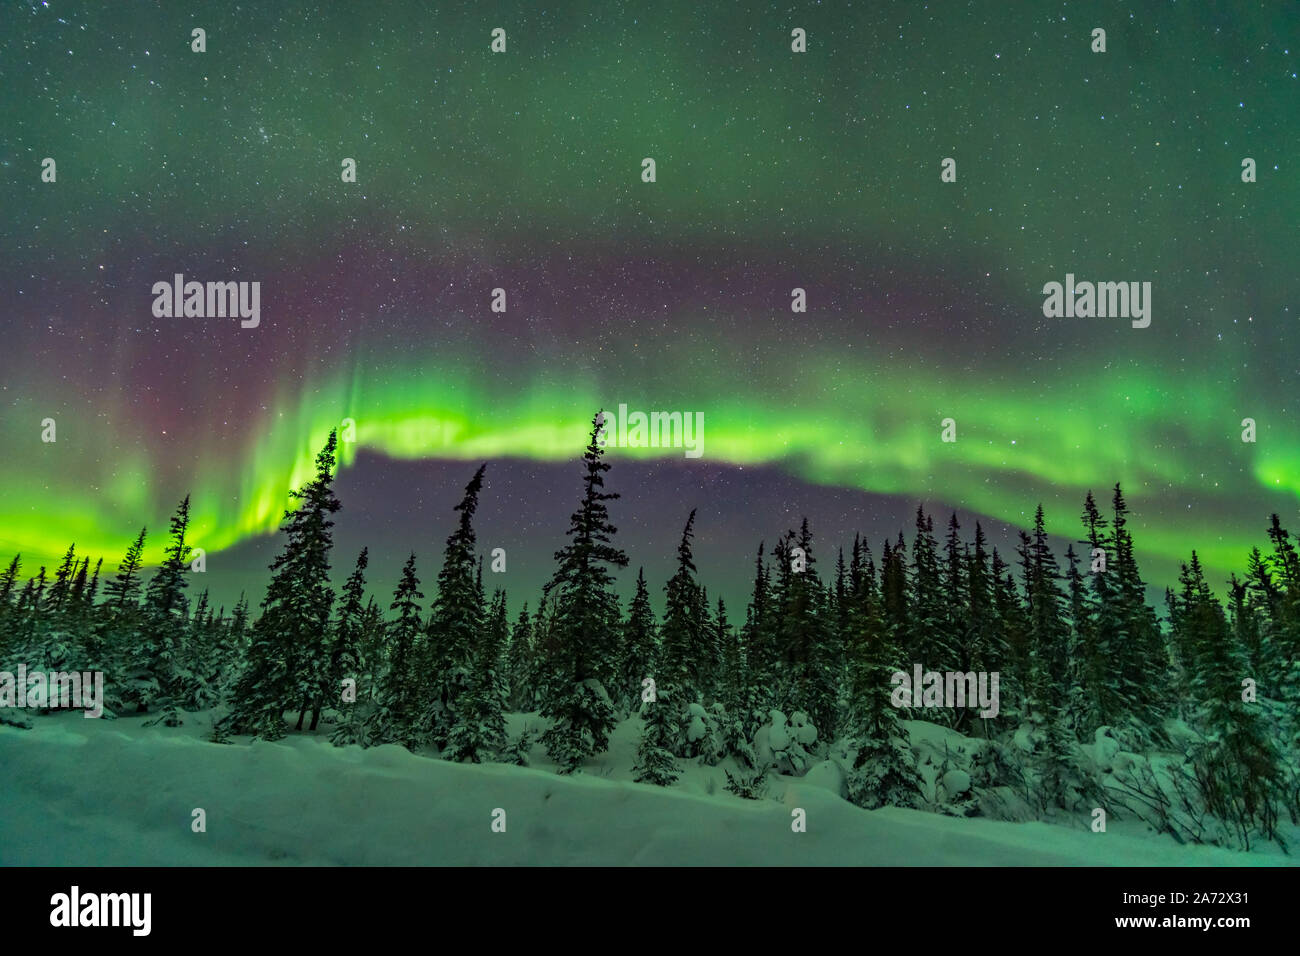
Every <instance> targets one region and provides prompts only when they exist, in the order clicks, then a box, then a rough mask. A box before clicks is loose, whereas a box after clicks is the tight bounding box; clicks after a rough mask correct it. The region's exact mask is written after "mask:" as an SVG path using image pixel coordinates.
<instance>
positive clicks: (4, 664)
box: [0, 554, 22, 672]
mask: <svg viewBox="0 0 1300 956" xmlns="http://www.w3.org/2000/svg"><path fill="white" fill-rule="evenodd" d="M21 570H22V555H21V554H15V555H14V556H13V558H12V559H11V560H10V562H9V564H8V566H7V567H6V568H5V570H4V572H3V573H2V574H0V669H4V670H9V671H11V672H12V670H13V669H14V668H12V667H10V666H9V665H10V664H11V663H12V659H11V656H10V655H12V654H14V653H15V652H16V651H17V644H18V640H17V636H18V628H17V626H16V625H17V616H18V615H17V611H16V610H15V608H14V599H15V598H16V597H17V594H18V590H17V588H18V573H19V571H21Z"/></svg>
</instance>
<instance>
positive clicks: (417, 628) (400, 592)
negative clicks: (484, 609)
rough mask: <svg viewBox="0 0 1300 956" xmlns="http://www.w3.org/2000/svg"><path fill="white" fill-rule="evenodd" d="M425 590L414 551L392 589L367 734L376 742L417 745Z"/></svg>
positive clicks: (412, 747)
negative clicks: (390, 617)
mask: <svg viewBox="0 0 1300 956" xmlns="http://www.w3.org/2000/svg"><path fill="white" fill-rule="evenodd" d="M423 597H424V593H423V592H422V591H421V590H420V579H419V578H418V577H416V575H415V553H414V552H412V553H411V556H410V557H409V558H407V559H406V564H404V565H403V566H402V576H401V579H400V580H399V581H398V584H397V589H396V590H395V591H393V603H392V604H390V605H389V610H390V611H396V612H397V616H396V618H394V619H393V620H392V621H390V622H389V623H388V627H387V631H388V654H387V658H388V662H387V663H388V666H387V667H386V668H385V671H384V676H383V683H382V690H381V692H380V694H379V702H378V704H379V706H378V710H377V711H376V714H375V720H374V725H375V726H374V728H373V730H371V731H369V733H368V736H369V737H370V738H371V739H373V740H375V741H376V742H378V743H396V744H401V745H402V746H404V747H406V748H407V749H408V750H414V749H416V748H417V747H418V746H419V742H420V734H419V732H418V731H417V729H416V722H417V721H416V715H417V712H418V708H419V706H420V699H419V688H420V686H421V683H422V682H421V681H420V680H419V667H420V657H421V654H420V652H421V650H422V648H421V646H420V635H421V632H422V630H423V628H422V627H421V611H420V605H419V603H418V602H419V601H420V600H421V599H423Z"/></svg>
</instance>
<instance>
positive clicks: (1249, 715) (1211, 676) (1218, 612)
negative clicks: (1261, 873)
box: [1177, 551, 1283, 849]
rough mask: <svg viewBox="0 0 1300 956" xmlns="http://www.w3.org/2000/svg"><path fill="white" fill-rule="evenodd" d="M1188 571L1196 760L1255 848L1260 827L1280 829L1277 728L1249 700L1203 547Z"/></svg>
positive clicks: (1211, 800)
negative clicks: (1203, 561) (1202, 562)
mask: <svg viewBox="0 0 1300 956" xmlns="http://www.w3.org/2000/svg"><path fill="white" fill-rule="evenodd" d="M1182 577H1183V581H1184V585H1185V590H1184V598H1183V602H1182V606H1181V607H1180V608H1179V611H1180V613H1179V615H1178V621H1177V623H1178V627H1179V629H1180V630H1181V631H1182V632H1183V633H1182V634H1181V635H1180V637H1179V645H1180V646H1181V647H1184V648H1187V649H1188V656H1189V657H1190V658H1191V659H1190V661H1189V662H1188V663H1189V670H1190V671H1191V673H1192V679H1191V686H1192V693H1193V694H1194V695H1195V697H1196V700H1197V705H1198V712H1197V715H1196V722H1197V724H1198V725H1199V727H1200V729H1201V730H1202V733H1203V734H1204V737H1203V739H1202V741H1201V742H1200V743H1199V744H1198V745H1197V746H1196V747H1195V749H1194V752H1193V755H1192V762H1193V765H1194V767H1195V773H1196V778H1197V781H1198V782H1199V785H1200V791H1201V798H1202V800H1203V801H1204V804H1205V807H1206V808H1207V809H1208V810H1209V811H1210V812H1211V813H1213V814H1214V815H1215V816H1216V817H1218V818H1219V819H1220V820H1222V821H1224V823H1225V824H1227V825H1228V826H1229V827H1231V828H1232V830H1233V831H1234V834H1235V837H1236V841H1237V842H1238V843H1239V845H1241V846H1242V847H1244V848H1245V849H1250V844H1251V840H1252V838H1253V837H1254V836H1255V835H1256V833H1258V834H1259V835H1262V836H1263V837H1264V838H1265V839H1267V840H1272V839H1274V838H1276V836H1277V817H1278V795H1279V793H1280V788H1281V784H1282V781H1283V776H1282V773H1281V767H1280V764H1279V760H1278V754H1277V750H1276V748H1275V746H1274V744H1273V735H1274V732H1275V731H1274V728H1273V727H1271V726H1270V725H1269V722H1268V721H1267V720H1266V719H1265V718H1264V716H1263V710H1262V706H1261V704H1260V703H1259V702H1258V701H1250V702H1248V701H1245V700H1243V696H1244V695H1243V690H1242V682H1243V674H1245V672H1246V665H1245V660H1244V657H1245V655H1244V654H1243V651H1242V648H1241V647H1240V646H1239V645H1238V644H1237V642H1236V641H1235V640H1234V639H1233V635H1232V633H1231V631H1230V630H1229V628H1228V624H1227V620H1226V619H1225V617H1224V614H1223V607H1222V605H1220V604H1219V601H1218V599H1217V598H1215V597H1214V595H1213V594H1211V593H1210V589H1209V587H1208V586H1207V585H1206V583H1205V577H1204V573H1203V572H1202V570H1201V565H1200V559H1199V558H1198V557H1197V555H1196V552H1195V551H1193V552H1192V560H1191V563H1190V564H1188V565H1184V566H1183V575H1182Z"/></svg>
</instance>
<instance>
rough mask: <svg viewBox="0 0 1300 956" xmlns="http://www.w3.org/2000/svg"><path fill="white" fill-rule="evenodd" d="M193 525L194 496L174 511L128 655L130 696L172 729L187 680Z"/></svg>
mask: <svg viewBox="0 0 1300 956" xmlns="http://www.w3.org/2000/svg"><path fill="white" fill-rule="evenodd" d="M189 525H190V496H189V495H186V496H185V500H183V501H182V502H181V503H180V506H179V507H178V508H177V509H176V514H174V515H173V516H172V519H171V524H170V526H169V528H168V533H169V535H170V540H169V542H168V544H167V547H166V548H165V549H164V550H163V561H162V564H161V565H160V566H159V568H158V570H157V571H156V572H155V573H154V576H153V577H152V578H151V579H150V580H149V586H148V587H147V588H146V589H145V597H144V615H143V621H142V624H141V629H140V640H139V643H137V644H136V645H135V646H134V647H133V648H132V650H131V653H130V665H129V666H130V672H129V674H128V675H127V683H128V687H129V693H130V694H131V695H132V699H133V700H134V702H135V703H136V706H137V710H138V711H140V712H144V711H149V712H151V713H156V714H158V717H156V718H155V720H156V721H157V720H160V721H162V722H163V723H165V724H166V725H167V726H169V727H174V726H177V725H178V724H179V723H180V722H181V718H180V711H179V708H180V704H181V696H182V695H183V693H184V690H183V687H184V683H185V681H186V680H187V679H188V678H189V675H188V674H187V673H186V672H185V670H184V667H183V664H184V659H183V655H184V653H185V627H186V619H187V618H188V616H189V608H188V605H187V602H186V600H185V589H186V587H187V586H188V585H189V580H188V578H187V572H188V571H189V562H190V551H191V548H190V546H189V543H188V542H187V541H186V540H185V534H186V532H187V531H188V530H189Z"/></svg>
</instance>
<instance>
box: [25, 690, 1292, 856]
mask: <svg viewBox="0 0 1300 956" xmlns="http://www.w3.org/2000/svg"><path fill="white" fill-rule="evenodd" d="M525 721H527V722H529V723H530V724H532V725H536V723H537V721H536V720H535V718H533V719H530V718H527V717H525V716H524V715H517V714H516V715H512V716H511V718H510V725H511V731H512V733H515V732H517V731H518V730H519V729H520V727H521V726H522V724H523V723H524V722H525ZM32 724H33V725H34V726H33V729H31V730H18V729H13V728H10V727H4V726H0V772H3V775H4V784H3V786H0V864H4V865H10V866H12V865H63V866H73V865H205V866H213V865H227V864H267V863H272V864H275V863H278V864H323V865H328V864H348V865H387V864H393V865H429V864H451V865H460V864H479V865H491V864H527V865H538V864H540V865H547V864H595V865H646V864H649V865H798V864H814V865H824V864H829V865H924V866H932V865H970V864H979V865H1048V866H1060V865H1091V866H1105V865H1134V866H1189V865H1191V866H1224V865H1229V866H1231V865H1278V864H1282V865H1286V864H1289V863H1292V862H1293V861H1292V860H1290V859H1289V858H1287V857H1284V856H1281V855H1279V854H1277V853H1275V852H1269V851H1267V850H1266V851H1264V852H1262V853H1250V854H1245V853H1237V852H1232V851H1228V850H1222V849H1216V848H1210V847H1195V846H1180V845H1178V844H1177V843H1175V842H1174V841H1173V840H1171V839H1169V838H1167V837H1160V836H1155V835H1151V834H1148V833H1144V832H1142V830H1143V828H1142V826H1141V824H1138V823H1128V822H1126V821H1114V822H1112V823H1111V825H1110V826H1109V827H1108V832H1106V833H1093V832H1091V831H1090V830H1088V829H1087V828H1086V827H1085V825H1084V822H1083V821H1080V823H1079V826H1078V827H1077V828H1070V827H1066V826H1057V825H1049V824H1044V823H1003V822H997V821H992V820H985V819H979V818H974V819H958V818H954V817H946V816H940V815H937V814H932V813H925V812H920V811H913V810H899V809H893V808H889V809H884V810H877V811H866V810H862V809H859V808H858V807H855V806H853V805H852V804H850V803H848V802H846V801H845V800H843V799H841V798H840V796H839V795H838V793H837V792H835V791H836V788H837V786H838V783H837V779H836V774H835V773H834V772H833V767H830V766H829V765H827V766H826V767H821V768H817V767H815V768H813V770H811V771H810V772H809V774H808V776H806V777H804V778H790V777H779V778H775V780H774V782H773V786H772V788H771V790H770V792H769V796H768V799H765V800H761V801H746V800H742V799H740V798H738V797H735V796H733V795H732V794H730V793H728V792H726V791H725V790H724V789H723V785H724V783H725V777H724V775H723V771H722V768H721V767H702V766H698V765H697V764H695V763H694V762H692V761H682V764H683V771H684V772H683V777H682V779H681V780H680V781H679V782H678V784H677V785H676V786H675V787H672V788H669V789H663V788H659V787H653V786H648V785H642V784H637V783H633V782H632V781H631V777H632V770H631V768H632V766H633V764H634V762H635V751H636V743H637V736H638V734H639V732H640V726H641V723H640V721H639V720H635V719H634V720H630V721H626V722H624V723H623V724H621V725H620V726H619V728H618V730H617V731H616V733H615V735H614V737H613V740H612V741H611V747H610V751H609V752H608V753H606V754H604V755H603V756H602V757H601V758H599V759H598V760H595V761H593V762H592V763H591V764H590V765H589V766H588V767H587V768H586V769H585V771H584V772H583V773H581V774H578V775H576V776H572V777H561V776H557V775H556V774H555V773H554V772H553V771H552V770H551V769H550V766H549V764H548V763H547V762H546V760H545V754H544V752H543V750H542V748H541V747H540V746H538V747H535V748H534V750H533V766H532V767H527V768H525V767H513V766H502V765H496V764H487V765H481V766H473V765H462V764H455V763H449V762H447V761H443V760H438V759H431V758H430V757H427V756H419V755H415V754H411V753H408V752H407V751H406V750H404V749H402V748H400V747H396V746H386V747H376V748H372V749H370V750H364V751H363V750H361V749H360V748H357V747H348V748H336V747H333V746H331V745H330V744H329V743H328V741H327V740H326V739H325V738H324V737H323V736H310V735H302V734H290V736H289V737H288V738H287V739H286V740H283V741H280V742H277V743H264V742H260V741H259V742H255V743H252V744H249V743H247V742H245V741H239V742H236V743H234V744H232V745H224V746H223V745H218V744H212V743H207V742H206V741H205V740H204V739H203V738H204V737H205V736H206V734H207V733H208V731H209V729H210V727H211V718H210V717H209V715H207V714H197V715H189V716H188V718H187V720H186V724H185V726H183V727H179V728H174V729H169V728H161V727H159V728H146V727H144V726H143V724H144V721H143V719H140V718H127V719H119V720H86V719H84V718H83V717H81V716H80V714H79V713H60V714H57V715H52V716H48V717H39V718H35V719H33V720H32ZM196 808H202V810H203V811H204V812H205V815H206V832H202V833H196V832H194V830H193V828H192V821H193V819H194V815H193V814H194V810H195V809H196ZM796 808H800V809H802V810H803V811H805V813H806V819H807V830H806V832H803V833H796V832H793V831H792V829H791V822H792V820H793V819H794V817H793V816H792V811H794V810H795V809H796ZM498 810H504V811H505V813H504V820H505V832H494V830H493V821H494V812H495V811H498ZM500 817H501V815H500V814H499V813H495V818H496V819H500ZM498 828H499V826H498Z"/></svg>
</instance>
